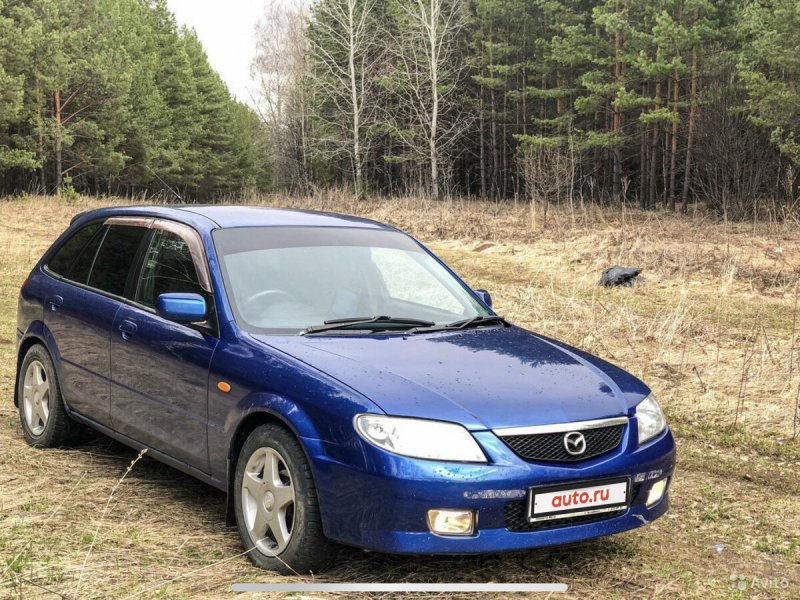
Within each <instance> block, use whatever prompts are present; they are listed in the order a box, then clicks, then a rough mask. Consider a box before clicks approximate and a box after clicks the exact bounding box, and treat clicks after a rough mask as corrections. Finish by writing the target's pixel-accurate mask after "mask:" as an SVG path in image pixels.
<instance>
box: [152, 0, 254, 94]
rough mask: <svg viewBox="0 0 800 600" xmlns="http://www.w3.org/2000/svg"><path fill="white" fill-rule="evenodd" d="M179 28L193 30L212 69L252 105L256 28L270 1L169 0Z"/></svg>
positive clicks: (235, 92)
mask: <svg viewBox="0 0 800 600" xmlns="http://www.w3.org/2000/svg"><path fill="white" fill-rule="evenodd" d="M167 2H168V4H169V7H170V9H171V10H172V12H174V13H175V18H176V19H177V20H178V24H179V25H186V26H188V27H193V28H194V29H195V31H197V35H198V37H199V38H200V41H201V42H202V43H203V47H204V48H205V50H206V53H207V54H208V60H209V62H210V63H211V66H212V67H214V69H216V70H217V72H218V73H219V74H220V75H221V76H222V79H224V80H225V83H227V84H228V89H229V90H230V91H231V93H232V94H233V95H234V96H236V98H237V99H238V100H240V101H242V102H247V103H248V104H251V100H250V92H251V90H252V88H253V84H252V82H251V80H250V61H251V60H252V59H253V55H254V53H255V46H256V42H255V32H254V29H255V26H256V23H257V22H258V20H259V19H260V18H261V15H262V14H263V12H264V8H265V7H266V4H267V2H266V0H167Z"/></svg>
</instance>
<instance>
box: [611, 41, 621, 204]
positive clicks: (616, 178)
mask: <svg viewBox="0 0 800 600" xmlns="http://www.w3.org/2000/svg"><path fill="white" fill-rule="evenodd" d="M621 45H622V41H621V39H620V35H619V32H616V33H615V34H614V83H616V84H619V83H620V81H621V80H622V63H621V61H620V48H621ZM612 104H613V99H612ZM613 109H614V124H613V128H612V132H613V133H614V134H615V135H619V132H620V131H621V129H622V115H621V114H620V109H619V106H617V105H616V104H613ZM613 144H614V147H613V150H612V159H613V161H614V164H613V170H612V175H611V195H612V196H613V199H614V200H615V201H616V200H619V197H620V178H621V176H622V154H621V152H620V149H619V141H618V140H616V139H615V140H614V142H613Z"/></svg>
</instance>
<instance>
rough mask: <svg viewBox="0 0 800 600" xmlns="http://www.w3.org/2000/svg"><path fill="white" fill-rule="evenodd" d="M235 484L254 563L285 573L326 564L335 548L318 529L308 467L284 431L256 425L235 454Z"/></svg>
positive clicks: (313, 570)
mask: <svg viewBox="0 0 800 600" xmlns="http://www.w3.org/2000/svg"><path fill="white" fill-rule="evenodd" d="M234 486H235V487H234V506H235V511H236V523H237V525H238V528H239V534H240V535H241V536H242V542H243V543H244V545H245V549H247V550H249V552H248V553H247V555H248V556H249V557H250V560H251V561H252V562H253V564H255V565H256V566H258V567H261V568H264V569H269V570H271V571H279V572H281V573H283V574H285V575H293V574H302V573H318V572H320V571H322V570H324V569H325V568H326V567H328V566H330V564H331V563H332V562H333V560H334V558H335V555H336V552H335V549H336V546H335V544H333V542H330V541H329V540H328V539H327V538H326V537H325V536H324V534H323V533H322V519H321V517H320V512H319V503H318V502H317V492H316V488H315V487H314V480H313V477H312V474H311V467H310V465H309V464H308V460H307V459H306V456H305V453H304V452H303V449H302V448H301V447H300V444H299V442H298V441H297V439H296V438H295V437H294V436H293V435H292V434H291V433H290V432H289V431H287V430H286V429H285V428H283V427H281V426H279V425H273V424H269V425H262V426H260V427H258V428H256V429H255V430H254V431H253V432H252V433H251V434H250V436H249V437H248V438H247V440H246V441H245V443H244V446H243V447H242V450H241V452H240V454H239V460H238V462H237V464H236V477H235V481H234Z"/></svg>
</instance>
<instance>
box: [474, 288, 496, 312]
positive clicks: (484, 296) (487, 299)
mask: <svg viewBox="0 0 800 600" xmlns="http://www.w3.org/2000/svg"><path fill="white" fill-rule="evenodd" d="M475 293H476V294H478V298H480V299H481V300H483V303H484V304H485V305H486V306H488V307H489V308H492V296H491V294H490V293H489V292H487V291H486V290H475Z"/></svg>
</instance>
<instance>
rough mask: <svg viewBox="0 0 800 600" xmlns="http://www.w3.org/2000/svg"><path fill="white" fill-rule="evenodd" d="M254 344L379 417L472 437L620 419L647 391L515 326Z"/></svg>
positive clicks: (605, 365) (269, 340) (611, 368)
mask: <svg viewBox="0 0 800 600" xmlns="http://www.w3.org/2000/svg"><path fill="white" fill-rule="evenodd" d="M254 337H256V338H257V339H258V340H260V341H261V342H262V343H264V344H267V345H269V346H271V347H273V348H275V349H277V350H279V351H281V352H285V353H287V354H289V355H291V356H293V357H295V358H296V359H298V360H300V361H302V362H304V363H306V364H308V365H310V366H312V367H314V368H315V369H318V370H320V371H322V372H324V373H327V374H328V375H329V376H331V377H334V378H335V379H337V380H339V381H340V382H341V383H343V384H345V385H347V386H349V387H350V388H352V389H354V390H356V391H357V392H359V393H361V394H363V395H364V396H366V397H367V398H369V399H370V400H371V401H372V402H374V403H375V404H377V405H378V406H379V407H380V408H381V409H382V410H384V411H385V412H386V413H388V414H392V415H399V416H409V417H421V418H427V419H440V420H444V421H455V422H459V423H462V424H463V425H465V426H466V427H468V428H470V429H473V430H476V429H486V428H489V429H495V428H499V427H516V426H525V425H544V424H550V423H562V422H571V421H583V420H587V419H599V418H604V417H612V416H620V415H625V414H628V413H629V411H630V409H631V408H632V407H633V406H634V405H635V404H637V403H638V402H639V401H641V400H642V399H643V398H644V397H645V396H646V395H647V394H648V393H649V390H648V389H647V387H646V386H645V385H644V384H643V383H642V382H641V381H639V380H638V379H636V378H635V377H633V376H632V375H630V374H628V373H626V372H625V371H623V370H621V369H619V368H617V367H614V366H613V365H611V364H609V363H607V362H605V361H602V360H600V359H598V358H596V357H593V356H590V355H588V354H586V353H583V352H581V351H578V350H576V349H574V348H570V347H569V346H566V345H564V344H560V343H558V342H555V341H554V340H550V339H547V338H545V337H542V336H538V335H535V334H533V333H531V332H529V331H526V330H524V329H520V328H518V327H492V328H482V329H472V330H466V331H459V332H437V333H420V334H412V335H397V334H391V335H330V336H290V337H284V336H267V335H257V336H254Z"/></svg>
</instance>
